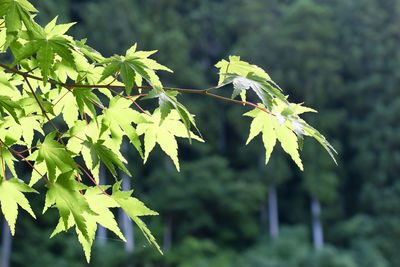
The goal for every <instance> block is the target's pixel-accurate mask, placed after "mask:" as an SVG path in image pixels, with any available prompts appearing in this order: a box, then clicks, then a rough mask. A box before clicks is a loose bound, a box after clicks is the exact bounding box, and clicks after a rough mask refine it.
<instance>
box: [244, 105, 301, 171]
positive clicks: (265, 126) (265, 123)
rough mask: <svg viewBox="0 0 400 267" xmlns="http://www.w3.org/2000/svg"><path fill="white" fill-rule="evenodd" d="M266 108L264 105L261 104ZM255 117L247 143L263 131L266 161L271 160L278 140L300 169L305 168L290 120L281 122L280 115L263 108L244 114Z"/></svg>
mask: <svg viewBox="0 0 400 267" xmlns="http://www.w3.org/2000/svg"><path fill="white" fill-rule="evenodd" d="M260 108H264V106H260ZM244 115H245V116H249V117H252V118H254V119H253V121H252V123H251V126H250V134H249V137H248V139H247V142H246V144H248V143H249V142H250V141H251V140H252V139H253V138H254V137H255V136H257V135H259V134H260V133H262V140H263V143H264V147H265V153H266V156H265V161H266V164H267V163H268V161H269V158H270V156H271V153H272V151H273V149H274V146H275V144H276V140H278V141H279V142H280V144H281V146H282V148H283V150H284V151H285V152H286V153H287V154H289V155H290V156H291V158H292V159H293V161H294V162H295V163H296V164H297V166H298V167H299V168H300V170H303V164H302V162H301V159H300V155H299V145H298V139H297V136H296V134H295V133H294V131H293V129H291V128H289V127H288V125H290V124H288V122H283V123H282V122H281V121H280V117H279V116H278V115H272V114H270V113H267V112H265V111H264V110H261V109H258V108H256V109H254V110H252V111H250V112H247V113H245V114H244Z"/></svg>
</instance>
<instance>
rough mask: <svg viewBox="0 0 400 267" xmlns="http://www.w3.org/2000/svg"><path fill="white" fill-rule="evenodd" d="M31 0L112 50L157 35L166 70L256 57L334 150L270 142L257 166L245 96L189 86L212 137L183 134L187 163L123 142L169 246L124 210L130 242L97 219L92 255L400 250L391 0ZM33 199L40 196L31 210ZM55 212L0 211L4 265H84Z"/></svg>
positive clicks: (396, 19) (201, 70)
mask: <svg viewBox="0 0 400 267" xmlns="http://www.w3.org/2000/svg"><path fill="white" fill-rule="evenodd" d="M33 2H34V3H35V1H33ZM35 4H36V5H37V6H38V9H39V10H40V12H41V13H40V14H39V16H38V19H39V20H40V21H41V22H42V23H47V22H48V21H49V20H50V19H51V18H53V17H54V16H55V15H57V14H59V15H60V20H61V21H63V22H67V21H76V22H78V25H76V26H74V27H73V29H72V35H74V36H75V37H78V38H84V37H87V38H88V42H89V44H91V45H92V46H94V47H95V48H96V49H98V50H99V51H100V52H102V53H103V54H105V55H112V54H113V53H122V52H123V51H125V50H126V49H127V48H128V47H130V45H132V44H133V43H134V42H138V44H139V49H142V50H152V49H158V50H159V53H158V54H156V58H157V60H158V61H160V62H161V63H163V64H166V65H167V66H168V67H170V68H171V69H173V70H174V71H175V74H174V75H165V76H163V77H162V78H163V81H164V83H165V84H166V85H170V86H179V87H189V88H207V87H208V86H210V85H215V84H216V83H217V73H216V69H215V68H214V67H213V65H214V64H215V63H216V62H217V61H218V60H219V59H221V58H226V57H227V56H228V55H231V54H237V55H241V56H242V57H243V59H244V60H246V61H250V62H253V63H255V64H257V65H260V66H261V67H263V68H265V69H266V70H267V71H268V72H269V73H270V74H271V76H272V77H273V78H274V79H275V80H276V81H277V82H278V83H279V84H280V85H281V86H282V87H283V88H285V90H286V92H287V93H288V94H290V96H291V100H292V101H297V102H302V101H304V102H305V104H306V105H307V106H311V107H314V108H316V109H317V110H319V114H318V115H311V116H310V117H309V118H308V119H309V120H310V122H312V124H313V125H315V126H316V127H317V128H318V129H320V130H321V132H322V133H324V134H325V135H326V136H327V137H328V140H330V141H331V142H332V143H333V145H334V146H335V147H336V148H337V150H338V151H339V157H338V162H339V165H338V166H335V165H334V163H333V162H332V161H331V159H330V158H329V156H328V155H327V154H326V153H325V151H323V149H322V148H320V147H319V146H318V145H317V144H315V143H313V142H307V141H306V144H305V146H304V150H303V153H302V157H303V159H304V163H305V164H304V165H305V171H304V173H301V172H300V171H298V170H297V169H296V168H295V166H294V165H293V164H292V163H291V162H290V159H289V158H288V157H287V156H283V153H281V152H280V151H279V149H278V151H277V152H275V153H274V154H273V156H272V159H271V161H270V163H269V164H268V166H265V165H264V164H263V162H264V152H263V151H264V149H263V147H262V145H261V140H257V142H253V143H252V144H250V145H248V146H244V143H245V140H246V138H247V135H248V125H249V123H250V121H249V119H248V118H247V119H246V118H243V117H241V114H242V113H243V112H244V111H245V110H246V108H244V107H241V106H232V105H227V104H225V103H221V102H218V101H215V100H213V99H206V98H203V97H189V96H184V99H182V101H183V102H184V103H188V105H187V106H188V107H189V109H190V111H192V112H193V113H195V114H197V121H198V126H199V128H200V129H202V133H203V135H204V138H205V139H206V143H205V144H196V143H194V144H193V145H189V143H188V142H181V143H180V146H181V150H180V158H181V159H182V170H181V172H180V173H177V172H176V170H175V169H174V168H173V166H172V164H171V162H170V160H169V159H168V158H167V157H166V156H164V155H163V153H154V154H153V155H152V156H151V158H150V160H149V163H148V164H146V165H145V166H143V165H142V163H141V162H140V159H139V157H138V156H137V155H136V154H137V153H131V156H130V159H129V162H130V163H131V164H132V165H131V166H129V167H130V169H131V170H132V172H133V173H134V178H133V179H131V180H128V179H125V187H126V188H128V187H129V186H132V187H133V188H135V194H136V195H137V196H139V198H141V199H143V200H144V201H145V202H146V203H147V205H148V206H149V207H151V208H152V209H154V210H157V211H159V212H160V216H158V217H156V218H148V219H147V220H146V222H148V224H149V226H150V228H151V229H152V231H153V233H154V234H155V236H156V237H157V239H158V241H159V242H160V244H161V246H162V247H163V250H164V251H165V256H161V255H159V254H158V253H157V251H156V250H155V249H154V248H152V247H151V246H150V245H149V244H148V243H147V242H146V241H145V240H144V238H143V236H142V234H141V233H139V232H138V231H137V228H135V227H134V226H132V224H131V222H130V221H129V220H127V219H126V218H125V217H124V216H122V215H120V216H119V220H120V222H121V223H122V224H123V229H124V231H125V234H126V235H127V236H128V243H123V242H120V241H118V240H117V239H116V237H115V236H113V235H112V234H111V233H107V232H105V231H104V229H101V230H99V232H98V240H97V243H96V245H95V248H94V252H93V256H92V263H91V266H98V267H101V266H104V267H105V266H107V267H119V266H121V267H128V266H130V267H141V266H143V267H145V266H146V267H153V266H154V267H155V266H166V267H170V266H171V267H175V266H176V267H208V266H210V267H398V266H400V254H399V251H398V249H399V248H400V179H399V178H398V177H397V176H398V175H399V174H398V172H400V135H399V133H400V120H399V119H398V118H399V114H400V97H399V96H400V93H399V92H400V1H399V0H385V1H380V0H246V1H244V0H218V1H217V0H186V1H180V0H112V1H109V0H97V1H94V0H92V1H90V0H57V1H54V0H53V1H51V0H42V1H37V3H35ZM159 152H160V150H159ZM128 153H130V152H129V151H128ZM29 175H30V174H29V172H26V178H27V179H29ZM106 177H107V173H104V181H103V182H106V180H107V178H106ZM130 184H131V185H130ZM33 198H34V197H33ZM38 199H39V198H38ZM34 201H35V199H34ZM42 207H43V203H41V202H40V201H39V200H37V201H36V202H35V206H34V210H36V211H40V210H41V208H42ZM49 215H50V214H47V215H46V216H44V217H40V219H39V220H38V221H33V220H32V219H31V218H29V217H28V216H23V217H21V218H19V220H18V225H17V228H18V231H17V234H16V236H15V237H14V238H13V239H10V237H9V234H7V229H6V228H5V227H3V228H4V229H3V231H2V232H1V237H2V243H1V244H2V245H1V246H2V251H3V257H2V262H3V263H2V264H3V265H2V266H1V267H4V266H7V265H6V264H5V262H7V261H8V260H10V262H11V264H10V266H12V267H19V266H30V267H39V266H57V267H78V266H79V267H80V266H82V267H83V266H86V263H85V260H84V257H83V252H82V251H81V248H80V246H79V244H78V242H77V240H76V237H75V235H74V234H72V233H71V234H62V235H60V236H57V237H54V238H52V239H49V236H50V233H51V232H52V229H53V227H54V226H55V225H56V216H54V217H52V216H49ZM54 215H55V214H54ZM10 248H11V250H10ZM8 256H10V258H9V257H8Z"/></svg>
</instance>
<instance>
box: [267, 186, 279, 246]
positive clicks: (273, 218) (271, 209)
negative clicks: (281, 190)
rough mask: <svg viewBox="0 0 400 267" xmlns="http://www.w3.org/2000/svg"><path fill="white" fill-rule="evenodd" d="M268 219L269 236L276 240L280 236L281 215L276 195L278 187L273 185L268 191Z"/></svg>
mask: <svg viewBox="0 0 400 267" xmlns="http://www.w3.org/2000/svg"><path fill="white" fill-rule="evenodd" d="M268 215H269V216H268V218H269V234H270V236H271V239H273V240H275V239H277V238H278V236H279V214H278V197H277V195H276V187H275V185H273V184H271V185H270V186H269V190H268Z"/></svg>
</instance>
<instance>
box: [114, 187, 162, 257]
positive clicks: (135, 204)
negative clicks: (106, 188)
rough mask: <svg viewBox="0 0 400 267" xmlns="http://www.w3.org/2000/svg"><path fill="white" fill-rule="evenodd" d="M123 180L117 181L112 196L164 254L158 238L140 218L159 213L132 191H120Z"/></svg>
mask: <svg viewBox="0 0 400 267" xmlns="http://www.w3.org/2000/svg"><path fill="white" fill-rule="evenodd" d="M120 187H121V182H117V183H115V185H114V186H113V192H112V195H111V197H112V198H113V199H114V200H115V201H116V202H117V203H118V204H119V206H120V207H121V208H122V209H123V210H124V212H125V213H126V214H127V215H128V216H129V217H130V218H131V219H132V220H133V221H134V222H135V223H136V225H137V226H138V227H139V229H140V230H141V231H142V232H143V234H144V236H145V237H146V238H147V240H148V241H149V242H150V243H151V244H153V245H154V246H155V247H156V248H157V249H158V251H159V252H160V253H161V254H162V251H161V248H160V246H159V245H158V244H157V241H156V239H155V238H154V236H153V235H152V234H151V232H150V230H149V229H148V228H147V226H146V224H145V223H144V222H143V221H142V220H141V219H140V218H139V217H140V216H149V215H158V213H157V212H155V211H152V210H151V209H149V208H147V207H146V206H145V205H144V204H143V202H141V201H140V200H138V199H136V198H134V197H131V195H132V191H120Z"/></svg>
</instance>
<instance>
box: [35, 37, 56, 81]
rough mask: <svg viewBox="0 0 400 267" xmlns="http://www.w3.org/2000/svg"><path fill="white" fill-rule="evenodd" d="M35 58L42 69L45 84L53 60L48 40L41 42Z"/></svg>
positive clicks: (52, 52)
mask: <svg viewBox="0 0 400 267" xmlns="http://www.w3.org/2000/svg"><path fill="white" fill-rule="evenodd" d="M37 60H38V64H39V67H40V70H41V71H42V75H43V82H44V83H45V84H46V82H47V80H48V77H49V74H50V70H51V67H52V65H53V62H54V51H53V48H52V47H51V45H50V43H49V42H43V43H42V45H41V47H40V48H39V50H38V52H37Z"/></svg>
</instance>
